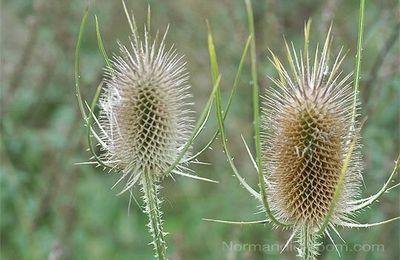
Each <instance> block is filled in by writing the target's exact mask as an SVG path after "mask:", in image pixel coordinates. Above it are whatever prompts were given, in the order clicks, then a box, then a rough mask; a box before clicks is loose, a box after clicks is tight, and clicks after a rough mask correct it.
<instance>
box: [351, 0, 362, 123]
mask: <svg viewBox="0 0 400 260" xmlns="http://www.w3.org/2000/svg"><path fill="white" fill-rule="evenodd" d="M364 14H365V0H360V10H359V20H358V39H357V54H356V57H355V58H356V60H355V65H354V72H355V74H354V77H355V78H354V98H353V113H352V126H353V129H354V128H355V126H354V123H355V118H356V108H357V98H358V90H359V85H360V72H361V55H362V44H363V34H364Z"/></svg>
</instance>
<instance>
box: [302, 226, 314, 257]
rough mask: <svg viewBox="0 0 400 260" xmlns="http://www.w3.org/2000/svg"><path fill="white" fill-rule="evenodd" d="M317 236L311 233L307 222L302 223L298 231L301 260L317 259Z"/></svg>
mask: <svg viewBox="0 0 400 260" xmlns="http://www.w3.org/2000/svg"><path fill="white" fill-rule="evenodd" d="M317 238H318V236H317V235H316V234H315V233H313V232H312V231H311V230H310V228H309V226H308V225H307V224H305V225H304V227H303V228H302V230H301V231H300V241H299V242H300V248H299V256H300V257H301V259H303V260H315V259H317V258H316V257H317V255H318V251H317V247H318V242H317Z"/></svg>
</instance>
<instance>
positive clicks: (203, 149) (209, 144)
mask: <svg viewBox="0 0 400 260" xmlns="http://www.w3.org/2000/svg"><path fill="white" fill-rule="evenodd" d="M209 33H211V31H209ZM211 37H212V35H211ZM250 40H251V36H249V37H248V38H247V41H246V44H245V46H244V48H243V51H242V56H241V58H240V62H239V65H238V69H237V71H236V76H235V80H234V82H233V85H232V90H231V93H230V95H229V99H228V103H227V104H226V107H225V113H224V115H223V119H224V121H225V119H226V117H227V115H228V111H229V109H230V106H231V103H232V99H233V97H234V96H235V94H236V91H237V88H238V86H239V82H240V77H241V74H242V70H243V66H244V62H245V60H246V56H247V51H248V48H249V45H250ZM218 134H219V128H218V129H217V130H216V131H215V132H214V134H213V137H212V138H211V139H210V141H209V142H208V143H207V144H206V145H205V146H204V147H203V148H202V149H200V151H198V152H197V153H196V154H194V155H193V156H191V157H190V158H188V159H187V160H186V161H192V160H194V159H196V158H197V157H198V156H199V155H200V154H202V153H203V152H204V151H205V150H207V149H208V148H209V147H210V146H211V145H212V144H213V143H214V141H215V139H216V138H217V136H218Z"/></svg>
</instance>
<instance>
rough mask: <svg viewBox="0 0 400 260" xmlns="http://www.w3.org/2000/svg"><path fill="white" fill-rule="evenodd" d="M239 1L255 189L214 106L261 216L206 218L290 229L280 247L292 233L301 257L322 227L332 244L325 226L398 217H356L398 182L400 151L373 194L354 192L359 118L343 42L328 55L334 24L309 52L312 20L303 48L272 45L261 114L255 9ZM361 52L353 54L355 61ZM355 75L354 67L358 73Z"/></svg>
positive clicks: (357, 188)
mask: <svg viewBox="0 0 400 260" xmlns="http://www.w3.org/2000/svg"><path fill="white" fill-rule="evenodd" d="M245 2H246V7H247V13H248V17H249V31H250V33H251V35H252V36H253V38H252V44H251V51H250V54H251V64H252V85H253V86H252V89H253V113H254V127H255V147H256V149H255V150H256V158H255V159H253V158H252V154H251V152H250V149H249V147H248V146H247V144H246V143H245V146H246V149H247V151H248V153H249V155H250V157H251V159H252V162H253V165H254V168H255V169H256V170H257V172H258V176H259V188H260V192H257V191H256V190H255V189H253V188H252V187H251V186H250V185H249V184H248V183H247V182H246V181H245V179H244V178H243V177H242V175H240V174H239V172H238V170H237V168H236V166H235V164H234V162H233V159H232V156H231V153H230V151H229V148H228V142H227V141H226V138H227V136H226V132H225V129H224V124H223V122H222V120H221V118H222V116H221V115H222V113H221V108H220V106H219V108H218V107H217V111H218V112H219V117H218V118H219V126H220V131H221V135H222V140H223V147H224V151H225V153H226V155H227V157H228V160H229V163H230V165H231V167H232V170H233V172H234V173H235V176H236V177H237V178H238V180H239V182H240V184H241V185H242V186H243V187H244V188H245V189H247V190H248V191H249V193H250V194H251V195H253V196H254V197H255V198H256V199H257V200H258V201H259V202H260V203H262V206H261V208H262V209H261V211H262V212H265V213H266V217H267V218H266V219H263V220H256V221H225V220H215V219H206V220H208V221H212V222H219V223H227V224H239V225H243V224H257V223H258V224H266V223H270V224H272V225H273V226H274V227H281V228H283V229H285V230H287V229H290V230H291V231H292V233H291V235H290V237H289V239H288V241H287V243H286V244H285V246H284V247H283V249H282V251H283V250H284V249H285V248H286V247H287V246H288V244H289V243H290V242H291V241H292V240H293V239H294V238H296V240H297V246H296V249H297V251H298V254H297V255H298V256H299V257H301V258H302V259H307V260H310V259H316V258H317V256H318V250H319V249H320V248H319V246H320V245H321V241H320V238H321V237H322V236H325V235H326V236H327V237H328V238H329V239H330V240H331V242H332V243H333V244H334V245H335V242H334V240H333V238H332V236H331V233H332V231H333V232H334V233H336V234H337V235H338V236H339V237H340V234H339V232H338V231H337V226H342V227H350V228H354V227H355V228H361V227H371V226H376V225H381V224H384V223H388V222H391V221H394V220H397V219H399V218H400V217H395V218H392V219H389V220H385V221H382V222H379V223H373V224H360V223H358V222H357V221H356V220H355V219H354V216H355V215H356V214H357V213H358V212H359V211H360V210H362V209H365V208H366V207H368V206H370V205H371V204H372V203H373V202H375V201H376V200H377V199H378V198H379V197H381V196H382V195H383V194H384V193H385V192H386V191H388V190H390V189H392V188H395V187H398V186H399V184H394V185H393V184H392V182H393V180H394V177H395V176H396V174H397V173H398V167H399V158H397V161H396V162H395V166H394V169H393V171H392V173H391V174H390V176H389V178H388V180H387V181H386V182H385V184H384V185H383V187H382V188H381V189H380V190H379V191H378V192H377V193H376V194H374V195H372V196H370V197H367V198H362V199H359V195H360V193H361V187H362V182H363V177H362V171H363V166H362V161H361V151H360V149H361V140H360V130H361V126H362V122H363V121H362V120H360V116H359V115H358V113H359V111H360V104H359V102H358V100H357V99H358V97H357V94H358V93H357V91H358V87H357V84H355V87H354V88H353V87H352V86H353V85H352V82H351V80H350V78H351V76H352V73H349V74H345V73H343V71H342V70H341V64H342V62H343V61H344V59H345V55H343V54H342V53H343V51H342V49H343V48H341V49H340V51H339V52H338V54H337V55H336V56H334V55H332V51H331V50H332V47H331V45H332V37H331V28H332V26H331V27H330V29H329V31H328V33H327V37H326V39H325V42H324V44H323V45H322V47H318V45H317V47H316V51H315V53H314V54H310V51H309V49H310V47H309V36H310V25H311V21H309V22H308V23H306V25H305V29H304V36H305V37H304V41H305V42H304V49H303V51H296V49H295V47H294V44H293V43H291V44H290V46H289V44H288V43H287V42H286V40H285V51H286V56H287V62H286V63H285V62H281V61H280V60H279V59H278V57H277V56H276V55H275V54H273V53H272V52H271V61H272V63H273V65H274V67H275V68H276V70H277V72H278V78H276V79H274V78H272V77H271V78H270V79H271V81H272V82H273V83H274V84H275V85H276V86H274V87H272V86H269V87H267V90H266V93H265V95H264V97H263V102H262V106H261V111H262V116H261V120H260V116H259V110H260V107H259V94H258V83H257V67H256V51H255V41H254V24H253V13H252V8H251V3H250V1H249V0H246V1H245ZM362 2H363V1H362V0H361V3H362ZM360 17H362V16H360ZM360 19H361V18H360ZM360 46H361V44H359V47H360ZM360 48H361V47H360ZM358 55H360V53H358ZM360 58H361V57H360V56H358V57H357V59H358V60H357V63H356V64H357V68H358V69H359V61H360ZM286 64H287V65H288V66H286ZM358 69H357V70H358ZM358 75H359V70H358V71H357V72H356V77H358ZM390 185H392V186H390ZM340 238H341V237H340ZM335 246H336V245H335ZM337 251H338V253H339V250H337ZM339 254H340V253H339Z"/></svg>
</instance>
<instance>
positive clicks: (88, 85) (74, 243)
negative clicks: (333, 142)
mask: <svg viewBox="0 0 400 260" xmlns="http://www.w3.org/2000/svg"><path fill="white" fill-rule="evenodd" d="M89 2H90V7H91V8H90V9H91V16H90V18H89V20H90V23H89V24H90V25H89V27H88V28H87V29H86V34H85V39H84V42H83V46H82V53H81V61H82V73H81V75H82V87H83V89H84V95H85V96H86V97H88V99H90V97H91V96H92V95H93V94H94V91H95V88H96V86H97V84H98V82H99V81H100V79H101V77H102V67H103V66H104V65H103V62H102V59H101V55H100V53H99V52H98V49H97V43H96V38H95V30H94V22H93V20H94V18H93V14H94V13H96V14H97V15H98V16H99V19H100V24H101V27H102V31H103V37H104V39H103V40H104V43H105V45H106V48H107V50H108V52H109V54H111V53H112V52H113V51H116V47H117V44H116V42H117V40H120V41H121V42H122V43H126V42H127V41H128V36H129V28H128V24H127V22H126V19H125V17H124V15H123V9H122V5H121V3H120V1H106V0H98V1H89ZM149 3H150V6H151V9H152V23H153V29H154V28H159V29H160V30H161V31H164V30H165V28H166V24H170V26H171V28H170V33H169V35H168V39H167V42H168V43H169V44H172V43H174V44H175V46H176V48H177V49H178V50H179V51H180V53H182V54H185V56H186V60H187V63H188V69H189V71H190V74H191V84H192V86H193V88H192V92H193V94H194V96H195V102H196V109H197V111H200V110H201V109H202V106H203V104H204V103H205V100H206V98H207V95H208V93H209V91H210V90H211V77H210V71H209V65H208V62H209V61H208V56H207V55H208V54H207V41H206V40H207V38H206V37H207V29H206V25H205V19H208V20H209V22H210V24H211V26H212V27H213V32H214V37H215V44H216V48H217V54H218V56H219V62H220V70H221V73H222V76H223V78H222V92H223V95H224V96H227V95H226V94H227V93H228V91H229V90H230V89H229V88H230V86H231V84H232V82H233V77H234V73H235V69H236V66H237V64H238V62H239V59H240V51H241V49H242V47H243V45H244V43H245V41H246V38H247V30H246V14H245V8H244V3H243V1H241V0H221V1H213V0H203V1H195V0H176V1H162V0H149ZM127 4H128V7H129V9H131V10H133V12H134V14H135V16H136V20H137V22H138V23H139V24H142V23H143V22H144V21H145V13H146V9H147V7H146V6H147V2H146V1H127ZM86 5H87V2H86V1H78V0H71V1H44V0H33V1H29V0H13V1H11V0H8V1H7V0H5V1H3V2H2V6H1V93H0V98H1V104H2V106H1V111H0V115H1V125H2V130H1V139H0V140H1V141H0V150H1V172H0V188H1V215H0V228H1V258H2V259H46V258H48V259H152V255H153V252H152V249H151V247H150V246H148V245H147V244H148V242H150V236H149V235H148V232H147V228H146V227H145V225H146V223H147V217H146V215H144V214H143V213H142V212H141V210H140V208H139V207H138V206H137V205H136V204H135V203H133V204H132V206H131V208H130V212H129V214H128V210H127V209H128V200H129V198H128V195H127V194H125V195H122V196H120V197H116V196H115V194H116V193H117V192H118V188H119V187H117V188H116V189H114V190H111V189H110V187H111V186H112V185H113V183H114V182H115V181H116V180H117V178H118V176H117V174H114V173H111V174H108V173H106V172H103V171H101V170H100V169H96V168H94V167H92V166H76V165H74V163H76V162H82V161H87V160H88V157H89V153H88V152H86V148H87V145H86V143H85V137H84V127H83V121H82V119H81V118H80V116H79V111H78V106H77V104H76V100H75V95H74V81H73V53H74V47H75V41H76V36H77V33H78V30H79V24H80V20H81V17H82V14H83V11H84V9H85V7H86ZM253 5H254V10H255V27H256V42H257V49H258V61H259V73H260V86H261V87H262V89H261V93H262V92H263V89H265V88H267V87H269V86H271V81H269V80H268V79H267V74H268V75H272V76H274V75H275V74H274V70H273V68H272V66H271V64H270V62H269V61H268V59H267V55H268V51H267V50H268V48H270V49H271V50H273V51H274V52H276V53H277V54H278V55H282V54H283V51H284V50H283V49H282V43H283V37H282V35H285V37H286V38H287V39H289V40H292V41H293V42H294V43H295V44H297V46H301V45H300V44H301V43H302V37H303V32H302V28H303V24H304V21H306V20H307V19H308V17H312V18H313V26H312V40H313V42H314V43H315V42H316V41H317V40H319V41H321V40H322V39H323V38H322V37H323V36H324V35H326V31H327V28H328V27H329V25H330V22H331V20H333V22H334V27H333V35H334V46H335V48H336V49H339V48H340V46H341V45H343V46H344V47H345V49H348V50H349V53H348V56H347V59H346V61H345V64H344V70H345V71H351V70H352V69H353V65H354V59H353V57H354V53H355V50H356V40H357V39H356V35H357V20H358V1H344V0H328V1H318V0H305V1H291V0H284V1H278V0H259V1H256V0H253ZM366 8H367V9H366V26H365V44H364V53H363V54H364V56H363V64H362V74H361V75H362V78H361V97H362V107H363V109H362V115H363V116H366V115H368V121H367V123H366V125H365V127H364V129H363V132H362V136H363V141H362V142H363V144H364V146H363V155H364V162H365V171H364V180H365V187H364V189H363V195H364V196H366V195H369V194H372V193H373V192H375V191H376V190H377V189H379V188H380V186H381V185H382V184H383V182H384V181H385V180H386V177H387V176H388V174H389V172H390V171H391V169H392V168H393V161H394V159H395V158H396V156H397V154H396V153H398V151H399V142H400V140H399V104H400V102H399V97H400V87H399V86H400V75H399V68H400V60H399V48H400V47H399V46H400V45H399V44H398V36H399V22H400V18H399V6H398V1H395V0H388V1H380V0H373V1H367V6H366ZM396 41H397V42H396ZM249 74H250V73H249V66H246V69H245V73H244V75H243V77H242V84H241V86H240V89H239V93H238V97H237V98H236V99H235V100H234V103H233V106H232V110H231V114H230V116H229V117H228V122H227V131H228V134H229V142H230V145H231V147H232V150H233V154H234V155H235V161H236V163H237V164H238V165H239V167H240V170H241V172H242V173H243V175H244V176H246V179H247V180H248V181H249V182H250V183H252V184H253V186H254V187H256V185H257V184H256V183H257V176H256V174H255V172H254V170H253V169H252V166H251V164H250V161H249V158H248V156H247V154H246V152H245V149H244V146H243V144H242V141H241V138H240V135H241V134H243V135H244V136H245V138H246V139H247V140H248V141H251V140H252V139H251V136H252V129H251V100H250V97H251V89H250V87H249V81H250V75H249ZM215 128H216V122H215V120H212V121H211V123H210V124H209V127H208V128H207V130H206V133H204V134H203V135H202V136H201V138H200V139H199V141H198V142H197V144H196V146H195V148H194V149H195V150H196V148H200V147H201V146H202V145H204V144H205V143H206V142H207V141H208V138H209V135H210V134H211V133H212V132H213V131H214V129H215ZM213 148H214V149H212V150H209V151H207V152H206V153H205V154H204V155H202V157H201V160H202V161H205V162H210V163H212V165H211V166H202V165H199V166H197V165H194V166H193V169H195V170H196V172H197V173H198V174H199V175H201V176H205V177H208V178H213V179H217V180H219V182H220V183H219V184H218V185H215V184H210V183H203V182H199V181H194V180H191V179H186V178H179V177H178V178H176V181H174V180H171V179H168V180H166V181H165V183H164V185H163V186H164V188H163V189H162V195H163V196H164V198H165V200H164V203H163V210H164V212H165V217H164V219H165V229H166V230H167V231H168V232H169V233H170V234H169V235H168V236H167V239H168V244H169V246H170V248H169V249H168V250H169V254H170V257H171V259H176V260H179V259H294V255H295V252H293V251H292V252H283V253H282V254H280V253H279V250H277V249H274V250H246V249H243V248H242V250H238V249H240V248H239V247H238V246H240V245H242V246H243V245H245V244H256V245H264V246H265V245H272V244H281V245H282V244H284V243H285V242H286V240H287V239H288V237H289V235H290V233H289V232H288V231H281V230H274V229H272V228H271V226H262V225H253V226H230V225H223V224H214V223H208V222H205V221H202V218H204V217H208V218H219V219H228V220H255V219H262V218H263V217H264V215H263V214H262V213H261V214H260V213H258V214H255V213H257V212H259V205H258V204H257V203H256V202H255V200H254V199H253V198H251V197H250V196H249V195H248V193H247V192H246V191H245V190H243V188H242V187H240V186H239V184H238V182H237V180H236V179H235V178H234V177H232V172H231V170H230V169H229V167H228V164H227V163H226V158H225V157H224V154H223V153H222V148H221V145H220V143H219V142H218V141H217V142H216V143H215V144H214V145H213ZM397 181H398V180H397ZM135 196H136V197H137V198H138V199H139V198H140V194H139V193H138V192H137V191H136V192H135ZM139 201H140V199H139ZM399 214H400V210H399V190H398V189H397V190H392V191H391V192H390V193H389V194H386V195H385V196H384V197H383V198H382V199H381V201H380V202H379V203H375V204H374V205H373V208H372V209H369V210H366V211H364V212H362V213H361V214H360V215H359V216H357V219H358V220H359V221H360V222H364V223H365V222H377V221H380V220H384V219H388V218H391V217H394V216H398V215H399ZM339 231H341V234H342V236H343V238H344V239H345V240H346V242H347V244H348V245H349V249H347V250H342V251H341V254H342V259H399V257H400V252H399V247H398V245H399V242H400V241H399V222H395V223H390V224H388V225H384V226H379V227H374V228H370V229H365V230H364V229H362V230H356V229H353V230H348V229H339ZM334 238H335V240H336V241H337V242H338V243H342V242H340V239H339V238H337V237H336V236H335V235H334ZM231 242H232V243H233V244H234V245H238V246H236V247H233V249H234V250H229V249H228V248H227V246H226V245H229V244H230V243H231ZM324 242H325V244H328V245H329V244H330V243H331V242H330V241H329V240H328V239H326V241H324ZM224 243H225V244H224ZM374 244H378V245H383V246H384V250H368V248H371V246H372V245H374ZM352 245H362V246H364V247H363V248H364V250H351V248H352ZM235 248H236V250H235ZM331 249H332V248H331ZM337 258H338V255H337V253H336V252H335V251H334V250H325V251H324V252H322V259H337Z"/></svg>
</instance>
